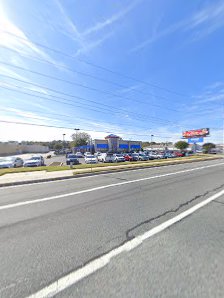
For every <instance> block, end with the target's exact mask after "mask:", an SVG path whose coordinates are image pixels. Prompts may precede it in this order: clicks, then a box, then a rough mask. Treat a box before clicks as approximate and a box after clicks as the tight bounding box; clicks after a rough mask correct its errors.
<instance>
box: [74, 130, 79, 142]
mask: <svg viewBox="0 0 224 298" xmlns="http://www.w3.org/2000/svg"><path fill="white" fill-rule="evenodd" d="M74 130H75V141H76V142H77V136H78V131H79V130H80V128H74Z"/></svg>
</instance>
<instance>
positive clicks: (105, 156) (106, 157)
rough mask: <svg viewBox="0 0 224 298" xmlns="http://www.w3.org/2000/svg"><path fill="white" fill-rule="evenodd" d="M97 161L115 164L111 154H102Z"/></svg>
mask: <svg viewBox="0 0 224 298" xmlns="http://www.w3.org/2000/svg"><path fill="white" fill-rule="evenodd" d="M99 160H100V161H102V162H115V156H114V154H113V153H102V154H101V155H100V156H99Z"/></svg>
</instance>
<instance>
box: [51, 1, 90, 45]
mask: <svg viewBox="0 0 224 298" xmlns="http://www.w3.org/2000/svg"><path fill="white" fill-rule="evenodd" d="M55 4H56V6H57V8H58V10H59V13H60V19H61V20H60V22H57V27H58V26H59V27H61V29H62V30H61V32H62V33H63V34H65V35H67V36H68V37H69V38H71V39H73V40H74V41H76V42H77V43H78V44H79V45H81V46H84V44H85V43H84V40H83V36H82V34H81V33H80V32H79V30H78V28H77V26H76V25H75V23H74V21H72V20H71V18H70V17H69V16H68V14H67V12H66V11H65V9H64V7H63V5H62V4H61V2H60V1H59V0H55ZM57 21H58V20H57Z"/></svg>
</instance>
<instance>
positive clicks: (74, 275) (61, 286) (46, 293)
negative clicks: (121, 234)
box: [28, 189, 224, 298]
mask: <svg viewBox="0 0 224 298" xmlns="http://www.w3.org/2000/svg"><path fill="white" fill-rule="evenodd" d="M222 195H224V189H223V190H221V191H220V192H218V193H217V194H215V195H213V196H211V197H209V198H208V199H206V200H204V201H202V202H201V203H199V204H196V205H195V206H193V207H191V208H189V209H188V210H186V211H184V212H182V213H180V214H178V215H177V216H175V217H173V218H171V219H169V220H167V221H165V222H163V223H162V224H160V225H158V226H156V227H154V228H152V229H151V230H149V231H147V232H145V233H144V234H142V235H139V236H137V237H136V238H134V239H132V240H130V241H128V242H126V243H125V244H123V245H121V246H119V247H118V248H115V249H113V250H112V251H110V252H109V253H107V254H105V255H103V256H101V257H99V258H98V259H96V260H94V261H92V262H90V263H88V264H87V265H85V266H84V267H82V268H80V269H78V270H75V271H73V272H71V273H69V274H67V275H65V276H64V277H62V278H60V279H58V280H57V281H55V282H53V283H52V284H50V285H49V286H47V287H45V288H43V289H41V290H40V291H38V292H36V293H34V294H32V295H30V296H29V297H28V298H44V297H53V296H54V295H56V294H58V293H59V292H61V291H63V290H65V289H66V288H68V287H70V286H72V285H75V284H76V283H77V282H78V281H80V280H82V279H83V278H85V277H87V276H89V275H90V274H93V273H94V272H96V271H97V270H99V269H101V268H103V267H104V266H106V265H107V264H108V263H109V262H110V261H111V259H112V258H114V257H116V256H118V255H119V254H121V253H123V252H126V251H130V250H132V249H134V248H135V247H137V246H139V245H140V244H141V243H142V242H143V241H144V240H146V239H149V238H150V237H152V236H154V235H156V234H158V233H160V232H162V231H164V230H165V229H167V228H169V227H170V226H172V225H173V224H175V223H177V222H179V221H180V220H182V219H184V218H185V217H187V216H189V215H191V214H192V213H194V212H195V211H197V210H198V209H200V208H202V207H204V206H206V205H207V204H209V203H210V202H212V201H214V200H215V199H217V198H219V197H221V196H222Z"/></svg>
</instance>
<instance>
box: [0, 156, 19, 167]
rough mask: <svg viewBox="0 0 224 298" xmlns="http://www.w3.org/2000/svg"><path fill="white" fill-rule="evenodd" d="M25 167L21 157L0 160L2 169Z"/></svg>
mask: <svg viewBox="0 0 224 298" xmlns="http://www.w3.org/2000/svg"><path fill="white" fill-rule="evenodd" d="M22 166H23V160H22V158H20V157H5V158H3V157H2V158H0V168H1V169H3V168H18V167H22Z"/></svg>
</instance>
